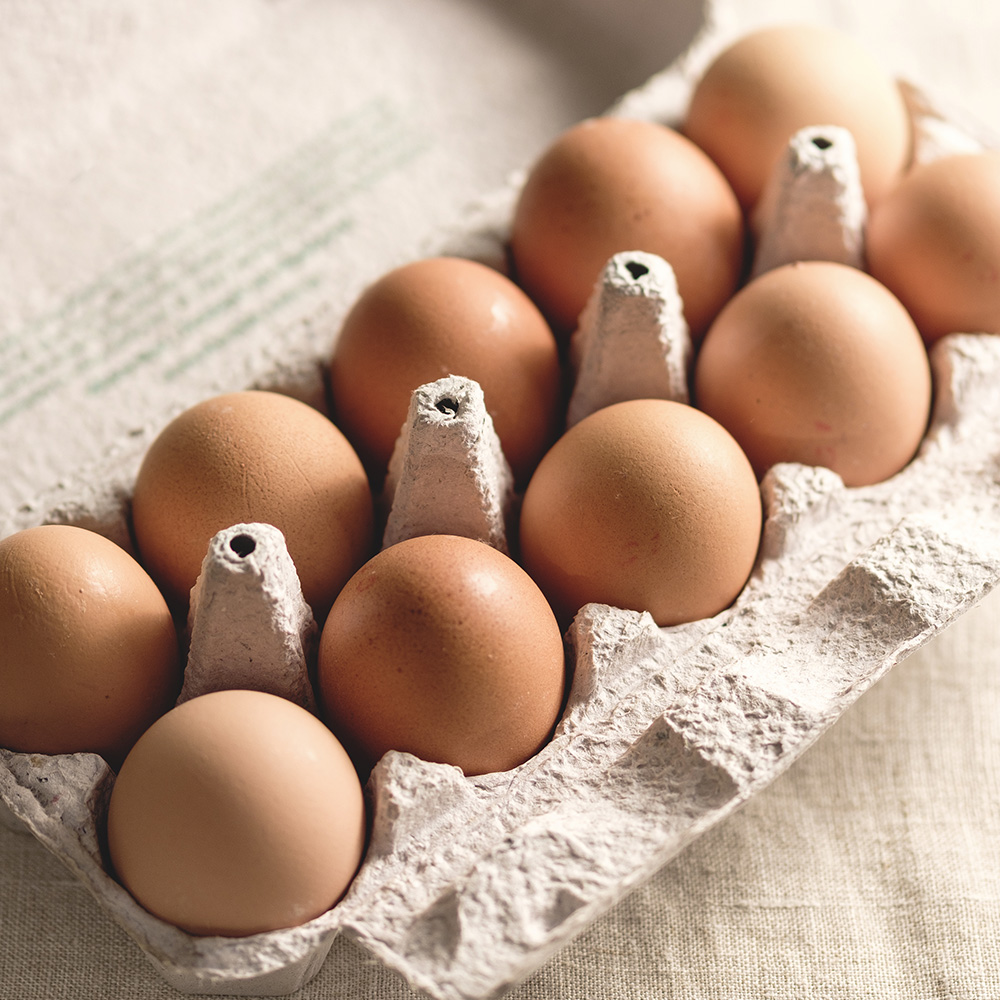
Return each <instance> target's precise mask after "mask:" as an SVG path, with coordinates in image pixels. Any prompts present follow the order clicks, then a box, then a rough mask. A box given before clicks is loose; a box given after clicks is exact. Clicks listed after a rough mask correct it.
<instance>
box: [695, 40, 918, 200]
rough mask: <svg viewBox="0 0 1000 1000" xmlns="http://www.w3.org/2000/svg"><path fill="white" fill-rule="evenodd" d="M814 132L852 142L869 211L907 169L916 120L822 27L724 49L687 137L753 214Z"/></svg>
mask: <svg viewBox="0 0 1000 1000" xmlns="http://www.w3.org/2000/svg"><path fill="white" fill-rule="evenodd" d="M812 125H818V126H824V125H825V126H829V125H839V126H841V127H842V128H846V129H847V130H848V131H849V132H850V133H851V135H852V136H853V138H854V141H855V144H856V146H857V155H858V165H859V167H860V170H861V184H862V187H863V189H864V192H865V197H866V199H867V201H868V203H869V205H874V204H876V203H877V202H878V201H879V199H880V198H882V197H883V196H884V195H885V194H886V193H887V192H888V191H889V190H891V189H892V187H893V186H894V185H895V184H896V182H897V181H898V179H899V177H900V175H901V173H902V171H903V170H904V169H905V168H906V166H907V164H908V163H909V160H910V155H911V146H912V136H911V127H910V120H909V116H908V114H907V111H906V105H905V103H904V101H903V98H902V95H901V93H900V91H899V88H898V86H897V85H896V82H895V80H894V79H893V78H892V77H891V75H890V74H889V73H888V72H887V71H886V69H885V68H884V67H883V66H882V65H881V64H880V63H879V62H878V61H877V60H876V59H875V58H874V57H873V56H872V55H871V53H869V52H868V51H867V49H865V48H864V47H863V46H862V45H860V44H859V43H858V42H857V41H855V39H853V38H852V37H851V36H850V35H848V34H846V33H843V32H840V31H837V30H835V29H832V28H828V27H825V26H819V25H807V24H801V25H800V24H787V25H776V26H771V27H766V28H762V29H759V30H757V31H754V32H750V33H749V34H746V35H744V36H742V37H741V38H740V39H738V40H737V41H736V42H734V43H733V44H732V45H731V46H729V47H728V48H726V49H724V50H723V51H722V52H721V53H720V54H719V55H718V56H717V57H716V58H715V60H714V61H713V62H712V63H711V64H710V65H709V67H708V68H707V69H706V70H705V72H704V74H703V75H702V76H701V78H700V80H699V81H698V82H697V83H696V85H695V88H694V91H693V92H692V95H691V100H690V102H689V105H688V110H687V114H686V116H685V119H684V123H683V125H682V126H681V131H682V132H683V133H684V134H685V135H687V136H689V137H690V138H691V139H692V140H693V141H694V142H695V143H697V144H698V146H700V147H701V148H702V149H704V150H705V152H707V153H708V155H709V156H710V157H711V158H712V159H713V160H714V161H715V163H717V164H718V165H719V167H720V168H721V169H722V172H723V173H724V174H725V175H726V177H727V178H728V179H729V182H730V184H732V186H733V189H734V190H735V191H736V194H737V196H738V197H739V199H740V202H741V204H742V205H743V206H744V208H746V209H747V210H750V209H752V208H753V206H754V205H755V204H756V202H757V199H758V198H759V197H760V194H761V192H762V191H763V190H764V186H765V184H766V183H767V180H768V178H769V177H770V176H771V173H772V171H773V170H774V167H775V165H776V164H777V162H778V160H779V158H780V157H781V155H782V153H783V152H784V150H785V147H786V146H787V144H788V141H789V139H791V137H792V135H794V134H795V133H796V132H797V131H799V129H802V128H806V127H808V126H812Z"/></svg>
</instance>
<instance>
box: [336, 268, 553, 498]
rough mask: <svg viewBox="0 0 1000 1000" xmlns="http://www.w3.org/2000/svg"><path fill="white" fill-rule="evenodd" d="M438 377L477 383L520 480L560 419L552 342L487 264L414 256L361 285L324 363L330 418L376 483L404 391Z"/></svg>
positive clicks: (397, 425)
mask: <svg viewBox="0 0 1000 1000" xmlns="http://www.w3.org/2000/svg"><path fill="white" fill-rule="evenodd" d="M446 375H460V376H462V377H464V378H469V379H473V380H475V381H476V382H478V383H479V385H480V386H481V387H482V390H483V396H484V397H485V401H486V409H487V411H488V412H489V414H490V416H491V417H492V419H493V426H494V428H495V429H496V432H497V436H498V437H499V438H500V444H501V446H502V448H503V451H504V454H505V456H506V458H507V461H508V462H509V463H510V465H511V468H512V469H513V470H514V474H515V476H516V477H517V478H518V480H519V481H522V482H527V479H528V477H529V476H530V475H531V471H532V469H534V467H535V465H536V464H537V462H538V460H539V459H540V458H541V457H542V455H543V454H544V453H545V449H546V448H548V446H549V445H550V444H551V443H552V441H553V440H554V439H555V437H556V435H557V434H558V432H559V428H560V425H561V420H562V406H563V398H562V375H561V372H560V367H559V354H558V347H557V345H556V341H555V338H554V337H553V335H552V331H551V330H550V329H549V326H548V324H547V323H546V322H545V319H544V318H543V317H542V314H541V313H540V312H539V311H538V309H537V308H536V307H535V305H534V304H533V303H532V302H531V300H530V299H529V298H528V296H527V295H525V294H524V292H523V291H522V290H521V289H520V288H518V287H517V286H516V285H515V284H514V283H513V282H512V281H511V280H510V279H509V278H507V277H505V276H504V275H502V274H500V273H499V272H498V271H495V270H494V269H493V268H490V267H487V266H486V265H484V264H480V263H477V262H476V261H472V260H464V259H461V258H456V257H431V258H427V259H424V260H417V261H413V262H412V263H409V264H405V265H403V266H402V267H399V268H396V269H394V270H393V271H390V272H389V273H388V274H385V275H383V276H382V277H381V278H379V280H378V281H376V282H374V283H373V284H372V285H371V286H370V287H369V288H367V289H366V290H365V291H364V292H363V293H362V295H361V296H360V298H359V299H358V300H357V302H355V304H354V306H353V307H352V309H351V311H350V312H349V313H348V315H347V317H346V318H345V320H344V323H343V326H342V328H341V330H340V335H339V337H338V338H337V342H336V345H335V347H334V351H333V356H332V359H331V363H330V388H331V394H332V397H333V405H334V408H335V412H336V419H337V422H338V424H339V425H340V427H341V428H343V430H344V433H345V434H346V435H347V436H348V438H350V440H351V441H352V442H353V443H354V445H355V447H356V448H357V449H358V451H359V453H360V454H361V456H362V458H363V460H364V461H365V463H366V465H368V466H369V468H370V470H371V473H372V476H373V479H374V480H375V481H381V477H382V476H383V474H384V473H385V468H386V466H387V465H388V462H389V457H390V456H391V454H392V450H393V446H394V444H395V443H396V438H397V437H398V436H399V432H400V430H401V429H402V426H403V423H404V422H405V420H406V413H407V408H408V406H409V403H410V394H411V393H412V392H413V390H414V389H416V388H417V387H418V386H421V385H424V384H426V383H428V382H434V381H436V380H437V379H439V378H442V377H444V376H446Z"/></svg>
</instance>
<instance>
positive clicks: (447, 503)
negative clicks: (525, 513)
mask: <svg viewBox="0 0 1000 1000" xmlns="http://www.w3.org/2000/svg"><path fill="white" fill-rule="evenodd" d="M513 499H514V475H513V473H512V472H511V470H510V465H509V464H508V463H507V459H506V458H505V457H504V453H503V449H502V448H501V446H500V439H499V438H498V437H497V433H496V430H495V429H494V427H493V418H492V417H491V416H490V414H489V412H488V411H487V409H486V401H485V399H484V398H483V390H482V387H481V386H480V385H479V383H478V382H476V381H475V380H473V379H468V378H464V377H463V376H460V375H448V376H446V377H445V378H440V379H438V380H437V381H435V382H429V383H427V384H426V385H422V386H419V387H418V388H417V389H415V390H414V392H413V394H412V395H411V397H410V405H409V410H408V412H407V416H406V421H405V422H404V424H403V428H402V432H401V433H400V435H399V438H398V439H397V441H396V445H395V447H394V448H393V453H392V456H391V457H390V459H389V471H388V473H387V475H386V482H385V487H384V490H383V499H382V502H383V505H385V506H387V507H388V508H389V515H388V518H387V520H386V526H385V531H384V534H383V538H382V545H383V548H385V547H387V546H389V545H394V544H395V543H396V542H401V541H403V540H404V539H406V538H412V537H414V536H415V535H433V534H445V535H464V536H465V537H467V538H475V539H476V540H477V541H481V542H486V544H488V545H492V546H493V548H495V549H499V550H500V551H501V552H504V553H506V552H507V518H508V516H509V515H510V511H511V506H512V503H513Z"/></svg>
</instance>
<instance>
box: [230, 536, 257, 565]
mask: <svg viewBox="0 0 1000 1000" xmlns="http://www.w3.org/2000/svg"><path fill="white" fill-rule="evenodd" d="M229 547H230V548H231V549H232V550H233V551H234V552H235V553H236V554H237V555H238V556H239V557H240V558H241V559H245V558H246V557H247V556H248V555H250V553H251V552H253V550H254V549H255V548H257V543H256V542H255V541H254V540H253V539H252V538H251V537H250V536H249V535H236V536H234V537H233V538H231V539H230V540H229Z"/></svg>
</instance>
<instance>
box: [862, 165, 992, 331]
mask: <svg viewBox="0 0 1000 1000" xmlns="http://www.w3.org/2000/svg"><path fill="white" fill-rule="evenodd" d="M866 239H867V243H866V252H867V255H868V266H869V270H870V271H871V273H872V274H873V275H874V276H875V277H876V278H878V280H879V281H881V282H882V283H883V284H885V285H886V286H887V287H888V288H889V289H890V290H891V291H893V292H894V293H895V294H896V295H897V296H898V297H899V299H900V300H901V301H902V303H903V305H905V306H906V308H907V309H908V310H909V312H910V314H911V315H912V316H913V319H914V321H915V322H916V324H917V327H918V328H919V330H920V332H921V334H923V337H924V340H926V341H927V342H928V343H932V342H933V341H935V340H937V339H938V338H939V337H943V336H944V335H945V334H947V333H957V332H964V333H980V332H985V333H1000V152H995V151H991V152H985V153H978V154H965V155H960V156H948V157H944V158H942V159H939V160H935V161H933V162H931V163H926V164H922V165H919V166H915V167H914V168H913V169H912V170H911V171H910V172H909V173H908V174H907V175H906V176H905V177H904V178H903V180H902V181H901V182H900V183H899V185H898V187H896V189H895V190H894V191H893V192H892V193H891V194H889V195H888V196H887V197H886V198H885V199H884V200H883V201H881V202H880V203H879V205H878V206H877V208H876V209H875V211H874V212H873V213H872V216H871V218H870V219H869V222H868V232H867V237H866Z"/></svg>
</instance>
